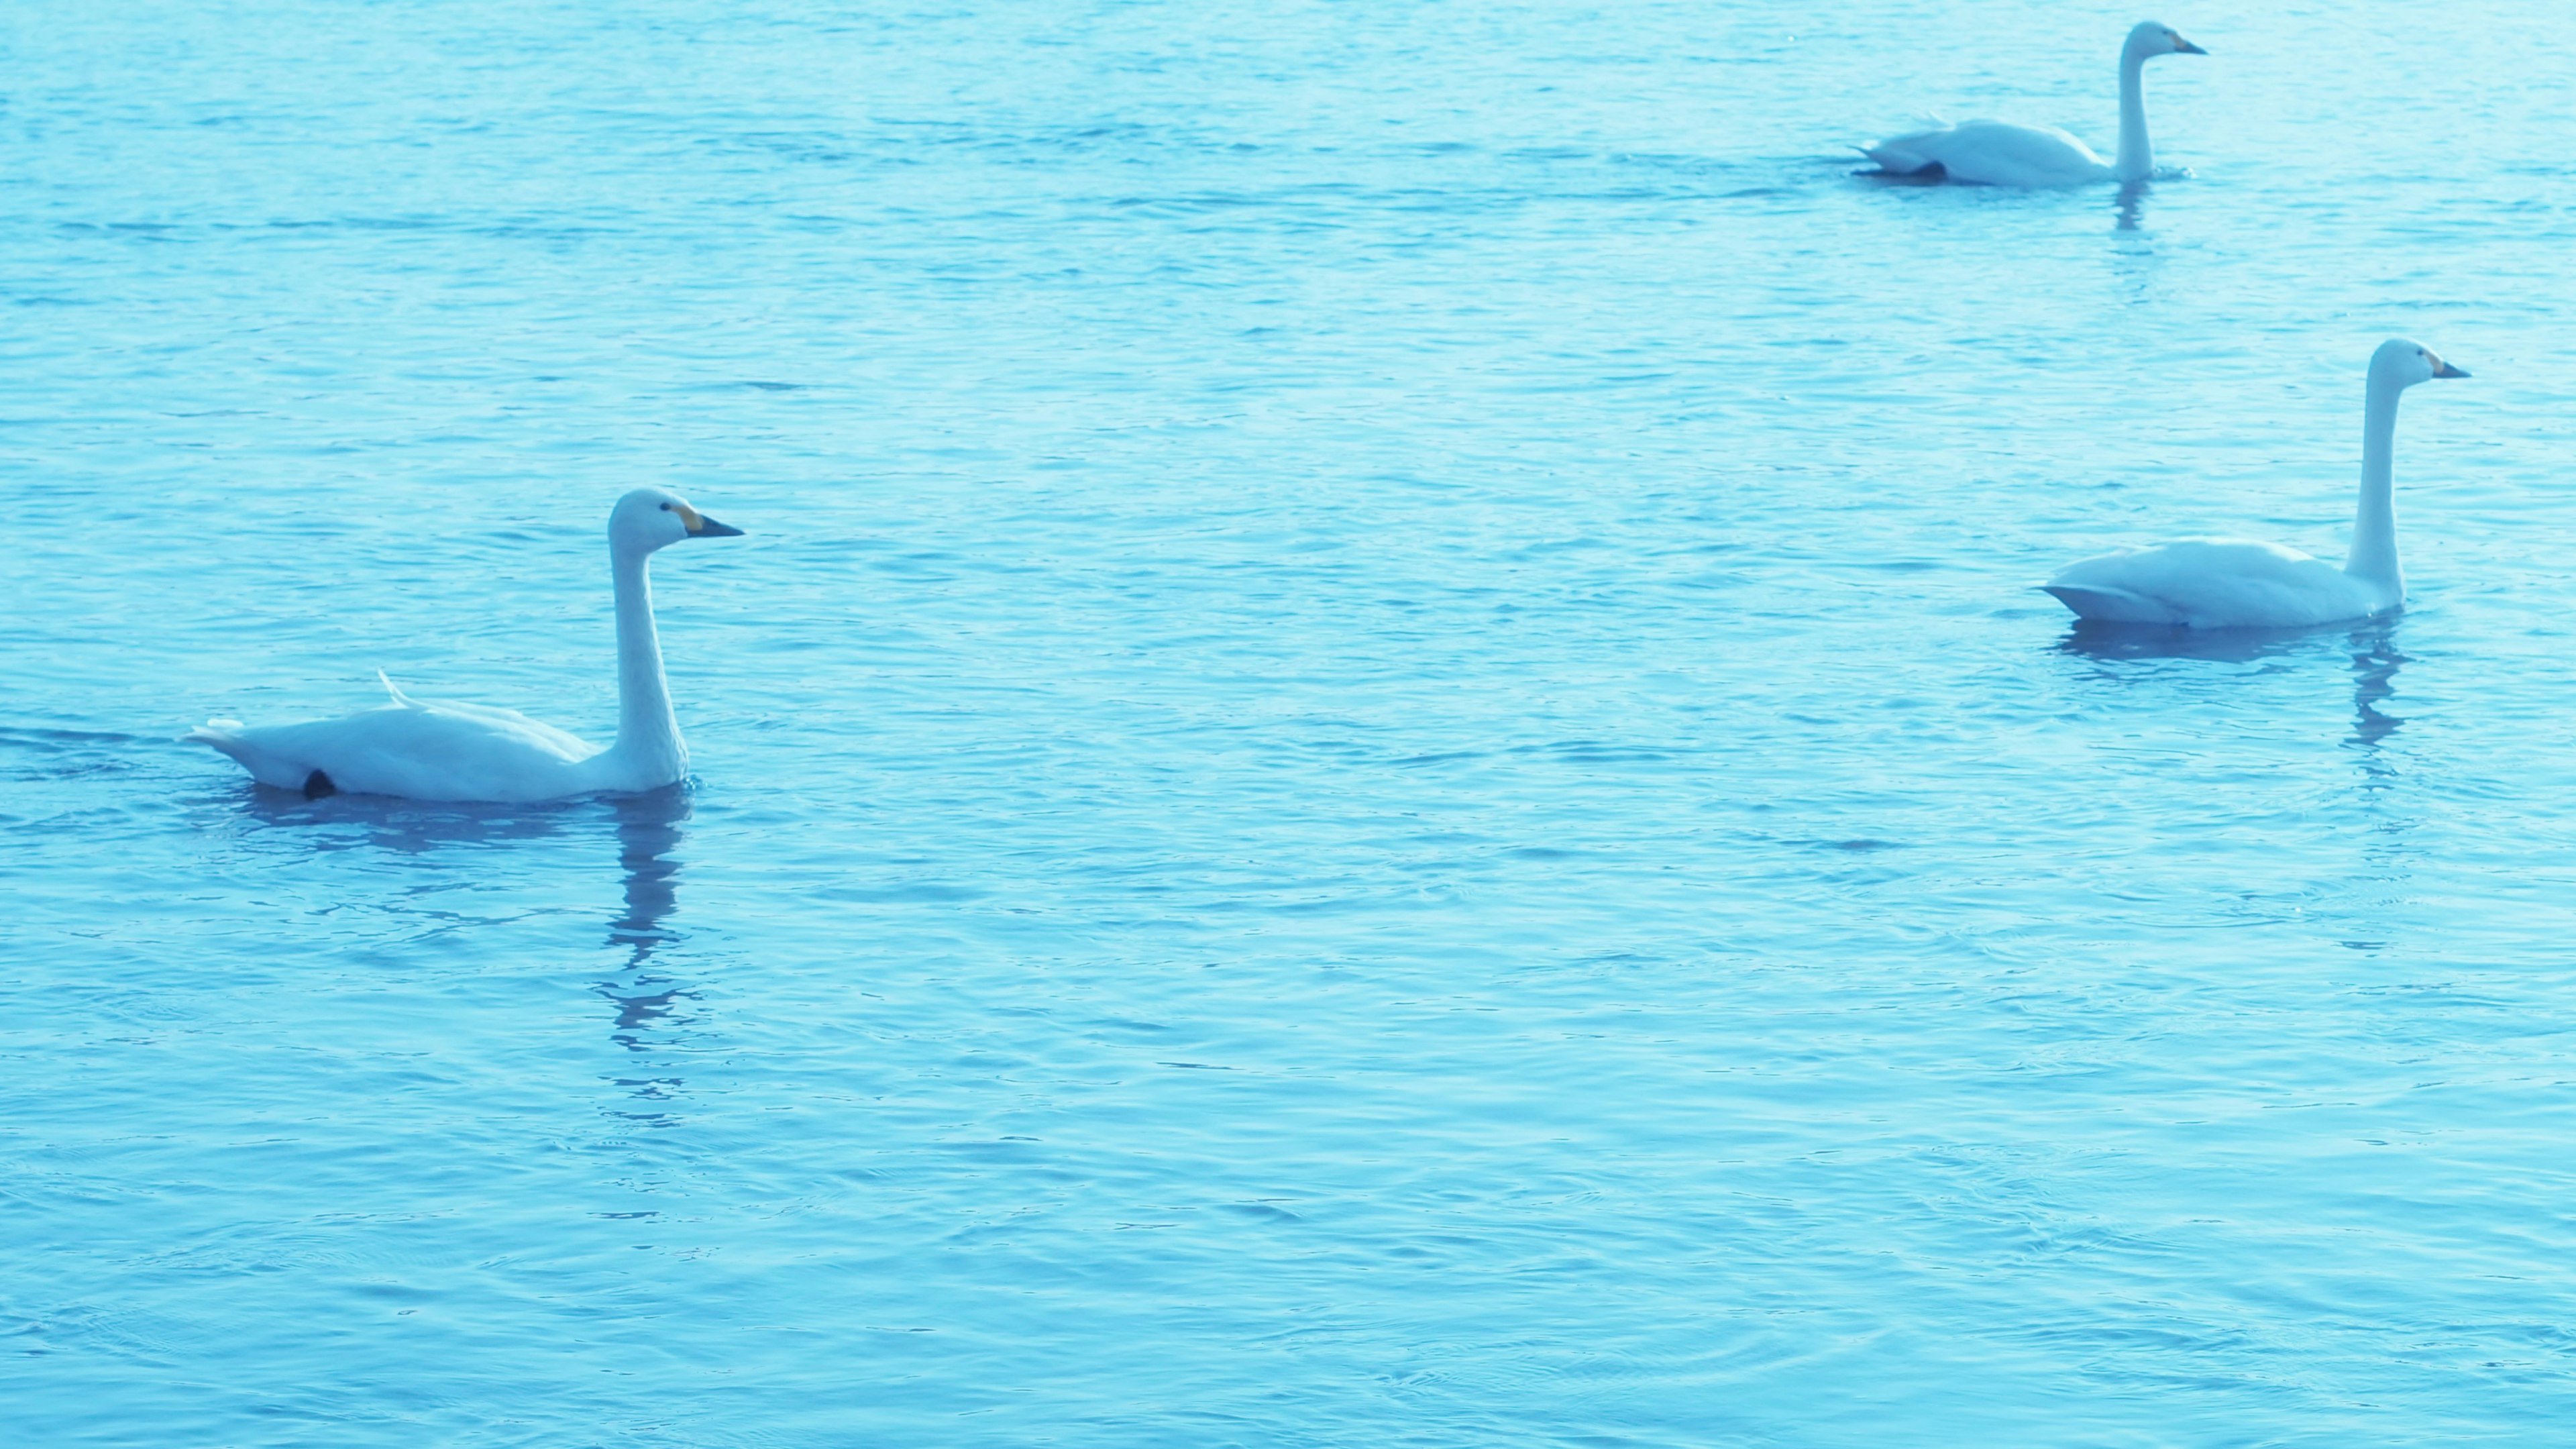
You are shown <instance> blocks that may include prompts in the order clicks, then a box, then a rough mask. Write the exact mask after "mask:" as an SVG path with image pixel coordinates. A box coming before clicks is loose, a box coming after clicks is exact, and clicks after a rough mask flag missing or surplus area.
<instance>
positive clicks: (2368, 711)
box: [2057, 619, 2408, 774]
mask: <svg viewBox="0 0 2576 1449" xmlns="http://www.w3.org/2000/svg"><path fill="white" fill-rule="evenodd" d="M2338 633H2340V634H2341V635H2342V636H2343V639H2342V643H2343V647H2344V648H2345V649H2347V650H2349V651H2351V660H2352V675H2353V692H2352V715H2353V721H2352V733H2351V734H2349V735H2346V736H2345V737H2344V740H2343V742H2344V743H2345V744H2346V745H2349V746H2352V747H2354V748H2357V749H2359V750H2361V751H2363V752H2364V753H2365V754H2367V755H2371V756H2374V757H2375V755H2376V753H2377V751H2378V749H2379V744H2380V742H2381V741H2382V740H2385V739H2387V738H2388V737H2389V736H2390V735H2392V734H2395V733H2396V732H2397V730H2398V729H2399V728H2400V727H2401V726H2403V725H2404V724H2405V723H2406V719H2405V717H2404V716H2403V715H2393V714H2390V713H2388V712H2387V711H2385V710H2383V709H2381V708H2380V705H2381V704H2383V703H2384V702H2386V701H2387V700H2389V699H2390V698H2392V697H2394V696H2395V695H2396V693H2397V671H2398V669H2399V668H2401V667H2402V666H2404V665H2405V664H2406V663H2408V659H2407V656H2406V655H2405V654H2404V653H2403V652H2401V651H2400V650H2399V649H2398V647H2397V621H2396V620H2394V619H2379V620H2373V621H2370V622H2368V623H2363V624H2357V625H2354V626H2352V627H2350V628H2347V629H2343V630H2335V629H2324V630H2319V629H2184V628H2161V627H2156V626H2152V625H2139V624H2108V623H2103V622H2100V621H2098V620H2092V619H2078V620H2076V621H2075V623H2074V625H2073V627H2071V628H2069V629H2068V630H2067V631H2066V636H2065V637H2064V638H2062V639H2060V640H2058V641H2057V652H2058V653H2060V654H2071V655H2075V656H2076V657H2078V658H2083V659H2090V660H2094V661H2096V662H2098V663H2104V664H2118V663H2129V662H2136V661H2142V660H2153V659H2199V660H2206V661H2209V662H2211V663H2215V664H2252V663H2255V662H2256V661H2258V660H2265V659H2280V660H2283V661H2285V662H2286V661H2288V660H2289V659H2291V658H2293V657H2295V656H2297V655H2300V654H2304V653H2308V652H2310V651H2313V650H2316V649H2318V648H2319V647H2320V646H2321V645H2322V644H2323V642H2324V641H2325V640H2327V639H2330V638H2332V637H2334V636H2335V635H2336V634H2338ZM2364 768H2365V769H2366V770H2369V771H2370V772H2371V773H2375V774H2376V773H2386V769H2387V767H2386V766H2385V765H2384V764H2381V763H2377V762H2376V761H2375V760H2374V763H2373V764H2372V765H2367V766H2365V767H2364Z"/></svg>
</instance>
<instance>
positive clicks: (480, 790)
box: [187, 690, 600, 801]
mask: <svg viewBox="0 0 2576 1449" xmlns="http://www.w3.org/2000/svg"><path fill="white" fill-rule="evenodd" d="M187 738H189V739H191V740H194V741H197V742H199V743H201V744H206V745H211V746H213V747H214V748H216V749H218V750H221V751H222V752H223V753H225V754H227V755H230V756H231V757H232V758H234V759H235V760H238V761H240V762H241V765H242V767H243V768H244V769H247V770H249V771H250V773H251V776H252V778H254V779H256V780H258V781H259V782H260V783H261V784H263V785H275V786H278V787H280V788H282V789H290V790H294V789H303V788H305V787H306V784H307V782H308V781H309V780H310V779H311V777H312V775H313V772H314V771H316V770H319V771H321V772H322V773H323V774H324V775H326V776H328V777H329V779H330V781H331V783H332V785H333V786H334V787H336V788H338V789H340V790H344V791H351V792H355V793H359V794H369V795H401V796H405V797H408V798H410V799H414V800H492V801H530V800H549V799H555V798H558V797H561V796H565V795H576V794H581V793H584V792H585V791H586V790H588V789H590V788H593V786H592V784H591V782H590V779H589V774H590V772H588V771H586V770H584V769H583V768H582V766H583V764H584V763H585V762H587V761H589V760H590V759H592V758H593V757H595V756H597V755H598V754H599V753H600V751H599V749H598V748H597V747H596V746H593V745H590V744H586V743H584V742H583V741H581V740H580V739H577V738H575V737H574V736H572V735H569V734H566V733H565V732H563V731H562V730H559V729H556V728H555V727H554V726H552V725H549V724H543V723H540V722H538V721H536V720H532V719H530V718H528V717H527V716H526V715H523V714H520V713H519V712H517V711H516V710H507V709H495V708H492V707H490V706H488V705H475V704H454V703H449V702H446V701H435V700H417V699H413V698H411V697H410V696H409V695H405V694H402V693H401V692H400V691H399V690H396V691H394V699H393V700H392V701H390V702H388V703H385V704H380V705H378V706H376V707H375V708H373V709H362V710H360V711H358V712H357V713H355V714H348V715H342V716H341V717H339V718H338V719H325V720H311V721H307V722H305V723H302V724H288V725H267V726H262V727H258V728H251V729H245V728H242V727H240V726H238V725H232V724H230V723H229V722H228V721H215V722H210V723H208V724H206V725H204V726H202V727H200V728H198V729H196V730H193V731H191V732H190V733H189V734H188V736H187Z"/></svg>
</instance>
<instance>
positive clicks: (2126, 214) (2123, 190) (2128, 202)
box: [2111, 181, 2155, 231]
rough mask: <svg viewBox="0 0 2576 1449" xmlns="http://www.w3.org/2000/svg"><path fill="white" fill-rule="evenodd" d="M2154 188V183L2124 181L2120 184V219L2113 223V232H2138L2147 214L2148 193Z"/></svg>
mask: <svg viewBox="0 0 2576 1449" xmlns="http://www.w3.org/2000/svg"><path fill="white" fill-rule="evenodd" d="M2154 186H2155V183H2154V182H2152V181H2124V182H2121V183H2120V204H2119V218H2120V219H2119V220H2117V221H2115V222H2113V223H2111V229H2112V230H2113V231H2136V230H2137V229H2138V227H2139V224H2140V222H2141V220H2142V219H2143V217H2144V215H2145V212H2146V200H2147V192H2148V191H2150V190H2151V189H2153V188H2154Z"/></svg>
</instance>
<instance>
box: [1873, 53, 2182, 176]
mask: <svg viewBox="0 0 2576 1449" xmlns="http://www.w3.org/2000/svg"><path fill="white" fill-rule="evenodd" d="M2207 54H2209V52H2208V51H2205V50H2203V49H2201V48H2200V47H2199V46H2197V45H2194V44H2192V43H2191V42H2190V41H2188V40H2185V39H2183V38H2182V36H2181V35H2179V34H2177V33H2176V32H2175V31H2174V29H2173V27H2171V26H2168V25H2163V24H2159V23H2158V22H2156V21H2153V20H2141V21H2139V22H2138V23H2137V25H2136V26H2135V27H2134V28H2132V29H2131V30H2130V31H2129V38H2128V40H2127V42H2126V43H2124V44H2123V45H2122V46H2121V47H2120V149H2119V155H2118V157H2117V159H2116V160H2112V161H2105V160H2103V159H2102V158H2101V157H2100V156H2098V155H2096V154H2095V153H2094V151H2093V148H2092V147H2090V146H2087V145H2085V144H2084V143H2083V142H2081V141H2078V140H2076V139H2075V138H2074V137H2073V136H2070V135H2068V134H2067V133H2066V132H2064V131H2061V130H2059V129H2058V128H2056V127H2055V126H2024V125H2019V124H2017V123H2015V122H2011V121H1961V122H1960V123H1958V124H1957V125H1955V126H1953V125H1940V126H1935V127H1933V128H1932V129H1930V130H1925V131H1917V132H1914V133H1913V134H1912V135H1907V136H1891V137H1889V138H1888V139H1886V140H1884V141H1872V142H1871V143H1869V144H1868V145H1866V146H1863V147H1861V148H1860V152H1861V154H1862V155H1864V156H1867V157H1868V158H1869V159H1871V160H1872V161H1875V162H1877V163H1878V165H1879V169H1880V170H1882V171H1885V172H1887V173H1888V174H1890V175H1893V176H1942V177H1947V178H1948V179H1949V180H1952V181H1964V182H1968V183H1971V184H1973V185H1978V186H2019V187H2044V186H2081V185H2083V184H2085V183H2087V182H2092V181H2109V180H2115V179H2116V180H2120V181H2144V180H2145V179H2147V177H2148V176H2150V175H2152V174H2153V173H2154V171H2155V169H2156V157H2155V150H2154V148H2153V147H2152V146H2150V145H2149V144H2148V142H2147V98H2146V78H2145V77H2146V65H2147V62H2148V61H2149V60H2152V59H2154V58H2155V57H2156V56H2159V55H2207Z"/></svg>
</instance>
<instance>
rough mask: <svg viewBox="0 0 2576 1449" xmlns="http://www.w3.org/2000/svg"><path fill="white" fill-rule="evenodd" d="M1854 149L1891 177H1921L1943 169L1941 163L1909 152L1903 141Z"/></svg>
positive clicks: (1874, 143) (1875, 142) (1917, 152)
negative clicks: (1875, 163)
mask: <svg viewBox="0 0 2576 1449" xmlns="http://www.w3.org/2000/svg"><path fill="white" fill-rule="evenodd" d="M1852 149H1853V150H1855V151H1858V152H1859V153H1860V154H1861V155H1863V156H1866V157H1868V158H1869V159H1870V160H1872V161H1875V162H1877V163H1878V169H1879V170H1881V171H1884V172H1886V173H1887V174H1888V175H1890V176H1921V175H1924V174H1925V173H1927V172H1932V173H1937V172H1938V171H1939V170H1940V169H1941V163H1940V162H1938V161H1936V160H1934V159H1932V158H1931V157H1929V156H1926V155H1924V154H1922V153H1921V152H1919V151H1910V150H1907V149H1906V146H1905V143H1904V141H1902V140H1895V141H1872V142H1870V143H1869V144H1868V145H1866V146H1854V147H1853V148H1852Z"/></svg>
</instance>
